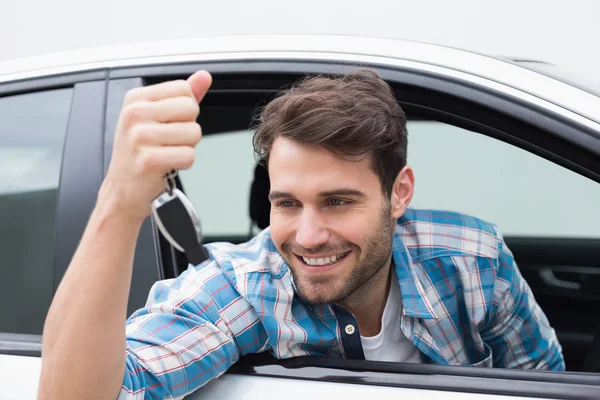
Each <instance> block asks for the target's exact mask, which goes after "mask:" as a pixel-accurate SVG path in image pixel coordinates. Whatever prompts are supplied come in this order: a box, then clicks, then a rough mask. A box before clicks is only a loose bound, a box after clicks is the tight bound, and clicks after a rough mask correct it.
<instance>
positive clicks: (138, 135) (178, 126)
mask: <svg viewBox="0 0 600 400" xmlns="http://www.w3.org/2000/svg"><path fill="white" fill-rule="evenodd" d="M130 135H131V139H132V140H133V141H134V143H136V144H137V145H143V146H146V145H149V146H196V145H197V144H198V142H199V141H200V139H201V138H202V129H201V128H200V125H199V124H198V123H196V122H171V123H168V124H153V123H146V124H139V125H136V126H135V127H134V128H133V129H132V130H131V132H130Z"/></svg>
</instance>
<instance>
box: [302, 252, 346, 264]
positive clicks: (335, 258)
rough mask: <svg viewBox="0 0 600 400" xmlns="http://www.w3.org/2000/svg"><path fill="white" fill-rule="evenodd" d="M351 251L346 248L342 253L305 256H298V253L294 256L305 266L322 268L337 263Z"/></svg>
mask: <svg viewBox="0 0 600 400" xmlns="http://www.w3.org/2000/svg"><path fill="white" fill-rule="evenodd" d="M351 252H352V250H348V251H345V252H343V253H338V254H333V255H331V256H328V257H305V256H299V255H298V254H295V256H296V258H297V259H298V260H299V261H300V262H301V263H302V264H304V266H306V267H313V268H324V267H332V266H334V265H337V264H339V263H340V262H341V261H342V260H343V259H344V258H346V257H347V256H348V254H350V253H351Z"/></svg>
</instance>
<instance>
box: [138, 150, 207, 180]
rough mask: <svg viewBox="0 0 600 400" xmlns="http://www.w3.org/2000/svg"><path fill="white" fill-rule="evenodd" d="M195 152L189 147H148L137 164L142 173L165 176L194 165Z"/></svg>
mask: <svg viewBox="0 0 600 400" xmlns="http://www.w3.org/2000/svg"><path fill="white" fill-rule="evenodd" d="M194 158H195V152H194V148H193V147H190V146H148V147H146V148H144V150H143V151H142V152H141V153H140V155H139V157H138V162H139V163H140V167H141V168H142V170H143V171H146V172H155V173H156V172H157V173H160V174H166V173H167V172H169V171H170V170H172V169H178V170H184V169H188V168H190V167H191V166H192V165H193V164H194Z"/></svg>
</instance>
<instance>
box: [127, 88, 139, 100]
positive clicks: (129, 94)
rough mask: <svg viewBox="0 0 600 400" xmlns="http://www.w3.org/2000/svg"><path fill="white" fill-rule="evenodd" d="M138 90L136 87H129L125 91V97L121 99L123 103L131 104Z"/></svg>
mask: <svg viewBox="0 0 600 400" xmlns="http://www.w3.org/2000/svg"><path fill="white" fill-rule="evenodd" d="M138 91H139V90H138V88H135V89H129V90H128V91H127V92H126V93H125V98H124V100H123V104H131V103H132V102H133V101H134V99H135V98H136V97H137V93H138Z"/></svg>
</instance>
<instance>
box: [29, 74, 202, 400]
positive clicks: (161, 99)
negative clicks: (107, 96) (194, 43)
mask: <svg viewBox="0 0 600 400" xmlns="http://www.w3.org/2000/svg"><path fill="white" fill-rule="evenodd" d="M210 84H211V79H210V75H208V74H207V73H205V72H200V73H197V74H194V75H192V77H190V79H189V80H188V81H187V82H186V81H175V82H166V83H161V84H158V85H154V86H148V87H144V88H137V89H134V90H132V91H130V92H129V93H128V94H127V96H126V98H125V102H124V109H123V111H122V112H121V115H120V118H119V123H118V125H117V131H116V132H115V143H114V147H113V154H112V159H111V164H110V167H109V169H108V172H107V174H106V178H105V180H104V182H103V183H102V187H101V189H100V192H99V194H98V199H97V202H96V207H95V209H94V211H93V212H92V215H91V218H90V220H89V221H88V225H87V227H86V230H85V232H84V235H83V237H82V239H81V242H80V244H79V246H78V248H77V251H76V252H75V255H74V256H73V259H72V260H71V263H70V265H69V267H68V268H67V272H66V273H65V276H64V277H63V279H62V281H61V283H60V285H59V287H58V290H57V292H56V294H55V296H54V298H53V300H52V304H51V306H50V309H49V311H48V315H47V317H46V322H45V324H44V332H43V339H42V371H41V376H40V384H39V389H38V398H39V399H80V398H85V399H114V398H116V397H117V396H118V394H119V390H120V387H121V384H122V381H123V372H124V370H125V364H126V357H125V320H126V312H127V299H128V294H129V287H130V283H131V273H132V268H133V254H134V249H135V244H136V239H137V236H138V233H139V230H140V227H141V225H142V222H143V221H144V219H145V218H146V217H147V216H148V215H149V214H150V209H151V207H150V205H151V203H152V200H153V199H154V198H155V197H156V196H158V195H159V194H160V193H161V192H162V191H163V190H164V186H163V185H164V183H163V177H164V175H165V173H166V172H167V171H169V170H171V169H186V168H189V167H190V166H191V165H192V164H193V161H194V147H195V146H196V144H197V143H198V142H199V140H200V137H201V131H200V126H199V125H198V124H197V123H196V118H197V116H198V113H199V112H200V110H199V106H198V103H199V102H200V100H201V99H202V97H203V96H204V94H205V93H206V91H207V90H208V87H209V86H210Z"/></svg>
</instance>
